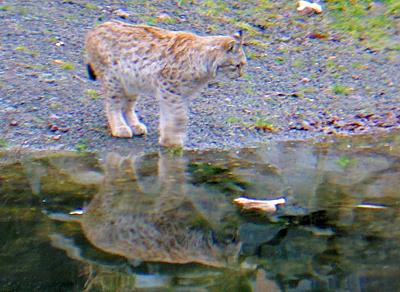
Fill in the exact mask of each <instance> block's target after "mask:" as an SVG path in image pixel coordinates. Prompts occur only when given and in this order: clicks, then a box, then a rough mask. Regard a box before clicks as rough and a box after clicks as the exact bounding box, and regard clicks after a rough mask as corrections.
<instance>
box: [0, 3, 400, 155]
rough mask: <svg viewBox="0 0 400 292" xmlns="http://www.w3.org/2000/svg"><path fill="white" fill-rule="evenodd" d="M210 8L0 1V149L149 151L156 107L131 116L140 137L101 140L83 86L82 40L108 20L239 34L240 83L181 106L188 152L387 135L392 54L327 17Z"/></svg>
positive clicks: (96, 104) (87, 84)
mask: <svg viewBox="0 0 400 292" xmlns="http://www.w3.org/2000/svg"><path fill="white" fill-rule="evenodd" d="M177 3H181V5H178V4H177ZM207 3H208V4H207ZM210 3H211V2H210V1H112V0H109V1H49V0H47V1H46V0H45V1H28V0H23V1H22V0H3V1H2V2H1V3H0V21H1V24H2V29H1V30H0V121H1V128H0V145H2V146H3V147H4V146H5V145H7V146H8V147H11V148H15V147H26V148H31V149H67V150H69V149H78V150H90V151H92V150H104V149H113V148H116V147H123V148H127V147H130V148H136V149H146V150H155V149H158V145H157V138H158V134H157V123H158V104H157V102H156V100H153V99H151V97H147V98H144V99H143V100H142V101H141V102H140V104H139V106H138V112H139V114H140V116H141V117H142V120H143V121H144V122H145V123H146V124H147V126H148V129H149V134H148V136H147V137H135V138H132V139H117V138H112V137H110V135H109V133H108V129H107V127H106V120H105V117H104V113H103V106H102V100H101V91H100V84H99V83H98V82H92V81H90V80H89V79H88V78H87V77H86V71H85V68H84V64H83V61H82V55H83V54H82V48H83V38H84V34H85V33H86V31H87V30H88V29H90V28H91V27H93V26H94V25H95V24H97V23H101V22H104V21H107V20H110V19H119V20H123V21H126V22H130V23H148V24H154V25H157V26H160V27H164V28H167V29H171V30H187V31H193V32H196V33H199V34H204V35H205V34H231V33H233V32H234V31H236V30H237V29H238V28H244V29H245V31H246V34H247V36H248V37H247V44H246V48H245V50H246V53H247V55H248V58H249V60H248V65H247V68H245V71H246V72H245V73H246V74H245V75H244V76H243V77H242V78H241V79H237V80H229V79H228V78H222V79H220V80H216V81H215V82H212V83H211V84H209V86H208V87H207V88H205V89H204V90H203V91H202V92H201V94H199V96H198V97H196V98H195V99H193V100H192V101H191V107H190V117H189V120H190V122H189V127H188V139H187V143H186V146H187V147H188V148H190V149H206V148H231V147H242V146H249V145H253V144H255V143H257V142H268V141H272V140H275V141H276V140H288V139H305V138H318V137H326V136H327V135H329V136H335V135H347V134H357V133H375V132H377V131H388V130H391V129H394V128H399V124H400V107H399V101H400V94H399V91H400V85H399V80H400V57H399V51H396V50H382V51H374V50H372V49H370V48H367V47H365V46H363V45H361V44H360V43H359V42H358V41H356V40H353V39H351V38H350V37H348V36H346V35H345V34H343V33H339V32H335V31H331V30H330V29H328V26H327V22H328V20H329V11H326V12H324V13H322V14H321V15H300V14H299V13H298V12H297V11H296V7H295V3H294V1H276V2H275V5H274V7H273V8H269V7H266V8H265V9H264V8H262V7H258V9H257V10H254V9H253V10H252V7H251V6H252V5H254V4H249V3H248V2H244V1H225V3H226V7H222V6H218V5H217V4H213V5H214V6H213V5H211V4H210ZM212 3H219V2H212ZM221 3H222V2H221ZM210 5H211V6H210ZM256 12H257V13H259V14H257V13H256ZM122 18H124V19H122ZM266 20H268V21H266ZM398 36H399V32H398V31H397V32H396V31H394V32H393V31H392V34H391V37H393V38H398Z"/></svg>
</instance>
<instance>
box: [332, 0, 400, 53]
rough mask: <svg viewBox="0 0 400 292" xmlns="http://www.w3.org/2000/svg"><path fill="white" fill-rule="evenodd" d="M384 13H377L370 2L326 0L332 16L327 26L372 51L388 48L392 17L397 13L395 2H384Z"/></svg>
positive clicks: (390, 0)
mask: <svg viewBox="0 0 400 292" xmlns="http://www.w3.org/2000/svg"><path fill="white" fill-rule="evenodd" d="M382 2H383V3H382V5H384V7H383V9H384V12H383V13H381V12H379V11H378V12H377V11H375V10H376V9H374V8H373V5H374V4H373V3H372V1H370V0H354V1H346V0H328V1H326V8H327V9H326V10H327V11H329V14H330V15H331V16H332V19H331V21H330V23H329V26H330V27H331V28H333V29H337V30H341V31H343V32H346V33H348V34H350V35H351V36H353V37H354V38H356V39H358V40H361V41H363V42H364V43H365V44H366V45H367V46H368V47H371V48H373V49H385V48H388V47H390V42H389V38H388V33H389V31H390V28H391V27H394V19H393V17H392V16H393V15H395V14H396V13H397V12H398V11H399V7H400V4H399V2H398V1H397V0H384V1H382Z"/></svg>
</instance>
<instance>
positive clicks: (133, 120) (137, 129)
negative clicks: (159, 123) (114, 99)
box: [125, 95, 147, 136]
mask: <svg viewBox="0 0 400 292" xmlns="http://www.w3.org/2000/svg"><path fill="white" fill-rule="evenodd" d="M136 100H137V96H136V95H131V96H129V97H128V98H127V101H126V105H125V117H126V121H127V122H128V125H129V126H130V127H131V129H132V130H133V134H134V135H137V136H139V135H146V134H147V128H146V125H145V124H143V123H141V122H140V121H139V119H138V117H137V115H136V112H135V106H136Z"/></svg>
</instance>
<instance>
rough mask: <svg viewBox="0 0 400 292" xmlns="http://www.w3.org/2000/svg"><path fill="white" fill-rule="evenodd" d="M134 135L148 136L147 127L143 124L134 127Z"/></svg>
mask: <svg viewBox="0 0 400 292" xmlns="http://www.w3.org/2000/svg"><path fill="white" fill-rule="evenodd" d="M132 130H133V135H135V136H141V135H146V134H147V127H146V125H145V124H143V123H139V124H136V125H132Z"/></svg>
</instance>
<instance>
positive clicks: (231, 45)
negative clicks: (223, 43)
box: [226, 42, 235, 52]
mask: <svg viewBox="0 0 400 292" xmlns="http://www.w3.org/2000/svg"><path fill="white" fill-rule="evenodd" d="M234 47H235V42H230V43H229V44H228V48H227V50H226V51H227V52H232V51H233V48H234Z"/></svg>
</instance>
